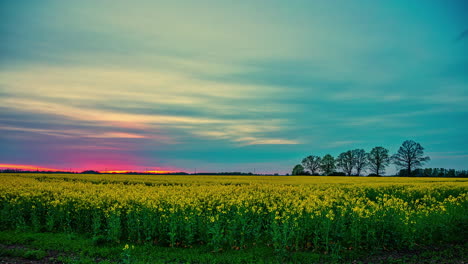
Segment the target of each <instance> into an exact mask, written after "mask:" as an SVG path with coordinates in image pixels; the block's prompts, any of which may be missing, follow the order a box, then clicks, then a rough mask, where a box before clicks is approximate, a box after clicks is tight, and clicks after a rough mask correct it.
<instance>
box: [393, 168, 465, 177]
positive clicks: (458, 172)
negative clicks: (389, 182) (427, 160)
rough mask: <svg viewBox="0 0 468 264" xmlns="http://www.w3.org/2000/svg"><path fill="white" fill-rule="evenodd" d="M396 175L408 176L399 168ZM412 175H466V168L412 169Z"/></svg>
mask: <svg viewBox="0 0 468 264" xmlns="http://www.w3.org/2000/svg"><path fill="white" fill-rule="evenodd" d="M397 176H408V175H407V173H406V170H400V171H399V172H398V175H397ZM411 176H413V177H465V178H466V177H468V170H455V169H445V168H424V169H415V170H414V171H412V173H411Z"/></svg>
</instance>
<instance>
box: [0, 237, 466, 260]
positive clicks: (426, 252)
mask: <svg viewBox="0 0 468 264" xmlns="http://www.w3.org/2000/svg"><path fill="white" fill-rule="evenodd" d="M124 248H125V245H123V244H113V243H107V244H101V245H96V242H95V241H94V240H93V239H92V238H87V237H86V236H83V235H78V234H65V233H35V232H16V231H1V232H0V260H1V261H7V263H8V261H9V260H10V261H11V260H14V261H16V262H17V263H29V262H28V261H31V260H38V261H42V262H43V263H76V264H78V263H82V264H84V263H102V264H105V263H167V264H169V263H465V262H466V260H467V259H468V250H467V249H468V243H467V241H465V242H464V243H460V244H443V245H438V246H432V247H420V248H417V249H413V250H411V251H408V250H406V251H375V252H371V254H369V252H365V251H354V252H350V253H349V254H347V255H344V256H342V257H340V258H337V257H336V256H331V255H324V254H318V253H314V252H289V253H288V254H287V255H283V256H278V255H275V254H274V251H273V250H272V249H271V248H266V247H264V248H249V249H241V250H234V249H230V250H226V251H223V252H216V253H214V252H211V251H210V249H209V248H208V247H207V246H199V247H194V248H167V247H161V246H155V245H149V244H144V245H133V247H132V245H130V246H129V247H128V249H124ZM33 263H34V262H33ZM37 263H41V262H37Z"/></svg>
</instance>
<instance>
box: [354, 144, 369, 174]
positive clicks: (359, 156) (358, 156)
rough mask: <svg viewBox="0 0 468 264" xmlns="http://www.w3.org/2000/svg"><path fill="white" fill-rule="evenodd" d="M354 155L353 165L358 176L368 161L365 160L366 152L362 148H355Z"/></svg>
mask: <svg viewBox="0 0 468 264" xmlns="http://www.w3.org/2000/svg"><path fill="white" fill-rule="evenodd" d="M353 156H354V166H355V167H356V174H357V175H358V176H359V175H361V171H362V170H364V169H365V168H366V167H367V165H368V163H369V161H368V160H367V153H366V151H365V150H363V149H355V150H353Z"/></svg>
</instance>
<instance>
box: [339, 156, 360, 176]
mask: <svg viewBox="0 0 468 264" xmlns="http://www.w3.org/2000/svg"><path fill="white" fill-rule="evenodd" d="M336 164H337V166H338V168H340V169H341V170H343V172H344V173H346V175H348V176H350V175H351V173H353V168H354V165H355V164H356V160H355V158H354V153H353V152H352V151H351V150H348V151H346V152H343V153H341V154H340V155H338V158H336Z"/></svg>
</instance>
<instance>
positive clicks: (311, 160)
mask: <svg viewBox="0 0 468 264" xmlns="http://www.w3.org/2000/svg"><path fill="white" fill-rule="evenodd" d="M321 160H322V159H321V158H320V157H319V156H314V155H311V156H308V157H306V158H304V159H303V160H302V166H303V167H304V168H305V169H308V170H309V171H310V174H311V175H318V171H319V170H320V162H321Z"/></svg>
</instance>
